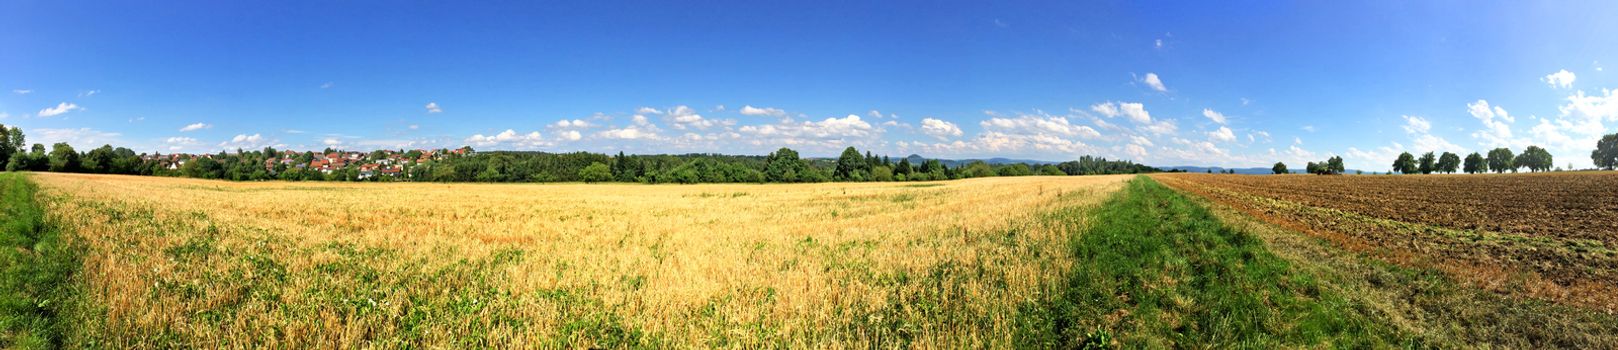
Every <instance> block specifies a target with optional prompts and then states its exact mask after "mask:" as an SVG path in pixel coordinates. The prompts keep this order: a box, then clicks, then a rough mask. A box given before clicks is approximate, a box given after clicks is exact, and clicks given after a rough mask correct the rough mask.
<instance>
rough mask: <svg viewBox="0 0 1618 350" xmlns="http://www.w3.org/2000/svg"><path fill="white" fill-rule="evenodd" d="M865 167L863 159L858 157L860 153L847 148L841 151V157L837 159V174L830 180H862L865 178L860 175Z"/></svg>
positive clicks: (852, 148)
mask: <svg viewBox="0 0 1618 350" xmlns="http://www.w3.org/2000/svg"><path fill="white" fill-rule="evenodd" d="M866 165H867V163H866V162H865V157H864V156H861V155H860V151H859V150H856V149H854V147H849V148H848V149H844V150H843V155H842V156H841V157H837V172H836V173H835V174H834V175H833V176H832V178H834V179H837V180H844V181H847V180H863V179H865V176H862V175H863V174H861V173H862V172H864V171H865V167H866Z"/></svg>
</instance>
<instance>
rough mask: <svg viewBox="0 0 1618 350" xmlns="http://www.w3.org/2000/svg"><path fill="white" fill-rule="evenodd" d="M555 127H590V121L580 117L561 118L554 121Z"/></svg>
mask: <svg viewBox="0 0 1618 350" xmlns="http://www.w3.org/2000/svg"><path fill="white" fill-rule="evenodd" d="M556 127H558V128H587V127H590V123H589V122H586V121H584V120H582V119H573V120H567V119H562V120H558V121H556Z"/></svg>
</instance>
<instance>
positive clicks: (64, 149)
mask: <svg viewBox="0 0 1618 350" xmlns="http://www.w3.org/2000/svg"><path fill="white" fill-rule="evenodd" d="M50 165H51V167H50V169H51V171H55V172H76V171H79V152H77V151H74V150H73V146H72V145H69V144H67V143H66V142H57V143H56V144H54V145H51V155H50Z"/></svg>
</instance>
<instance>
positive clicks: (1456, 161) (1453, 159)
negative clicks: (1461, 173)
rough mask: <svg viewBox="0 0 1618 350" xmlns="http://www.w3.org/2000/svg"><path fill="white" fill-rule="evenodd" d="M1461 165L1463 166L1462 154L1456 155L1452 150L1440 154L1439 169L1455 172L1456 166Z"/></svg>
mask: <svg viewBox="0 0 1618 350" xmlns="http://www.w3.org/2000/svg"><path fill="white" fill-rule="evenodd" d="M1460 166H1461V156H1458V155H1455V154H1454V153H1450V152H1444V155H1441V156H1438V169H1437V171H1441V172H1445V173H1450V174H1454V173H1455V168H1457V167H1460Z"/></svg>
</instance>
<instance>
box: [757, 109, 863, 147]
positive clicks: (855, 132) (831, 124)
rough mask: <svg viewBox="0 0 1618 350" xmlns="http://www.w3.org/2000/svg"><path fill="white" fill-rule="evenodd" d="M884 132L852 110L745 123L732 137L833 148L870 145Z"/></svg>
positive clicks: (764, 143) (760, 142)
mask: <svg viewBox="0 0 1618 350" xmlns="http://www.w3.org/2000/svg"><path fill="white" fill-rule="evenodd" d="M882 132H883V129H881V128H878V127H875V126H872V125H871V123H869V122H866V121H865V119H863V118H861V117H860V116H859V115H855V114H849V115H848V116H846V117H842V118H826V119H824V120H821V121H804V122H796V123H794V122H789V121H782V122H779V123H775V124H763V125H743V126H741V127H739V128H737V129H736V132H735V133H733V135H731V138H736V139H740V138H742V137H743V136H744V135H745V136H747V139H748V140H749V143H751V144H752V145H753V146H762V147H775V146H780V145H787V146H807V147H813V148H819V149H826V150H830V149H840V148H842V147H845V146H850V145H869V143H870V142H872V141H876V140H877V138H879V137H880V135H881V134H882Z"/></svg>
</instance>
